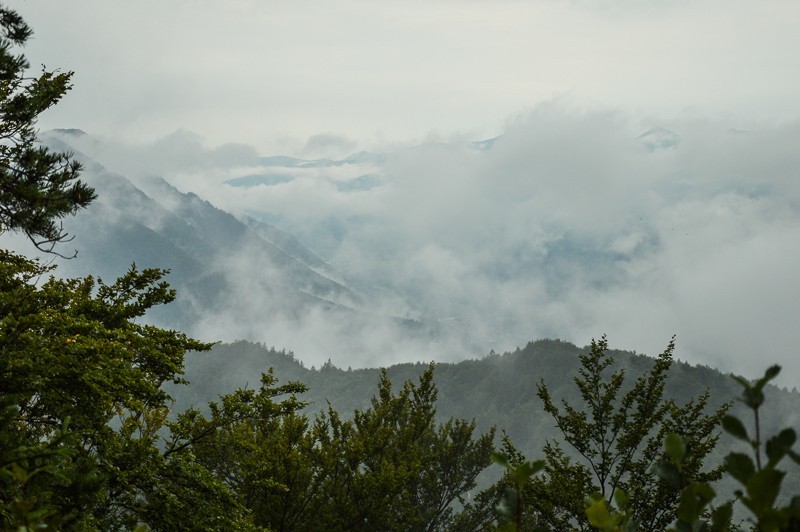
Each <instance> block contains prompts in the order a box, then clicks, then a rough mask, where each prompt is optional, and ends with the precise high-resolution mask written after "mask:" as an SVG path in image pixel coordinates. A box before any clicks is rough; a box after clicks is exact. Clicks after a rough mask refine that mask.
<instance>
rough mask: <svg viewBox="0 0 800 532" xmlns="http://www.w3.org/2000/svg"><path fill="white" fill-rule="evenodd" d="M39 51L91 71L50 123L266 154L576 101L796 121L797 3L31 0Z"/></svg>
mask: <svg viewBox="0 0 800 532" xmlns="http://www.w3.org/2000/svg"><path fill="white" fill-rule="evenodd" d="M17 7H18V9H19V11H20V13H21V14H22V15H23V16H24V17H25V19H26V20H27V21H28V22H29V24H30V25H31V26H32V27H33V28H34V31H35V38H34V39H33V40H32V41H31V42H30V44H29V46H28V49H27V54H28V56H29V58H30V59H31V60H32V64H34V65H38V64H42V63H43V64H45V65H46V66H47V67H48V68H60V69H63V70H73V71H75V77H74V87H75V88H74V90H73V92H72V94H70V95H69V96H68V98H66V99H65V100H64V102H63V103H62V104H60V105H59V106H58V107H57V108H55V109H53V110H52V111H50V112H49V113H48V114H47V115H46V116H44V117H42V119H41V121H40V125H41V127H42V128H43V129H50V128H53V127H77V128H80V129H83V130H85V131H87V132H90V133H92V134H95V135H103V136H113V137H116V138H123V139H127V140H134V141H135V140H139V141H147V140H152V139H154V138H157V137H159V136H164V135H167V134H170V133H172V132H174V131H175V130H177V129H186V130H189V131H192V132H194V133H197V134H199V135H200V136H201V137H203V138H204V139H205V140H206V141H207V142H208V143H209V144H211V145H216V144H221V143H226V142H242V143H246V144H250V145H253V146H255V147H256V149H258V150H259V151H260V152H263V153H275V152H283V153H288V152H292V153H295V154H302V150H304V149H306V148H307V150H306V151H307V152H311V151H313V148H314V143H313V142H312V143H311V145H310V146H309V145H308V144H309V143H308V140H309V139H310V138H311V137H314V136H315V135H319V134H327V135H328V136H329V138H331V139H334V138H336V139H338V141H339V147H340V148H343V149H347V148H348V147H353V146H357V147H359V148H365V149H372V148H374V147H375V146H385V145H391V144H392V143H401V144H402V143H407V142H415V141H416V142H419V141H424V140H426V139H430V138H444V139H449V138H453V137H461V136H468V137H471V138H473V139H478V138H489V137H493V136H495V135H496V134H498V133H500V132H501V131H502V129H503V127H504V126H505V124H506V122H507V121H509V120H513V118H514V117H515V116H517V115H519V114H521V113H525V112H526V111H528V110H530V109H532V108H535V107H536V105H538V104H540V103H542V102H547V101H551V100H553V99H559V98H568V99H570V100H571V101H574V102H575V104H576V105H578V106H581V107H584V108H596V107H609V108H613V109H618V108H621V109H625V110H626V111H628V112H631V113H634V114H637V115H651V114H655V115H659V116H670V117H677V116H680V115H685V114H701V115H712V116H714V115H720V114H722V115H726V116H727V115H734V116H741V117H745V118H747V119H757V120H783V119H785V118H786V117H787V115H788V116H792V115H793V114H794V113H796V110H797V102H796V95H797V94H798V93H800V69H798V68H797V62H796V53H795V52H796V50H798V49H800V33H799V32H797V31H796V28H797V26H798V23H800V6H798V4H797V2H795V1H793V0H773V1H770V2H758V1H755V0H733V1H730V0H727V1H723V0H696V1H688V0H674V1H664V0H637V1H633V0H592V1H584V0H571V1H570V0H537V1H516V0H492V1H482V0H460V1H457V0H424V1H423V0H405V1H403V2H374V1H366V0H337V1H333V2H331V1H314V0H298V1H292V2H287V1H269V2H265V1H257V0H225V1H221V0H218V1H213V0H205V1H198V0H172V1H170V2H160V1H155V0H142V1H138V2H122V1H108V0H60V1H59V2H51V1H48V0H24V1H21V2H19V3H18V5H17Z"/></svg>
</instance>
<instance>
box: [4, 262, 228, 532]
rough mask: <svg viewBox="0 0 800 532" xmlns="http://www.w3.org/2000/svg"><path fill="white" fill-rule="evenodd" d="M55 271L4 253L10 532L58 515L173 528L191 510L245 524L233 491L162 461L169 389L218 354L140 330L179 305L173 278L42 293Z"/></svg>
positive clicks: (175, 461) (145, 276)
mask: <svg viewBox="0 0 800 532" xmlns="http://www.w3.org/2000/svg"><path fill="white" fill-rule="evenodd" d="M49 271H50V268H45V267H43V266H41V265H39V264H38V263H37V262H35V261H31V260H28V259H25V258H23V257H20V256H18V255H14V254H12V253H8V252H5V251H3V252H0V353H2V356H1V357H0V390H2V392H0V400H2V406H3V411H2V416H3V421H4V423H2V425H0V442H2V443H3V452H2V456H1V457H0V459H2V462H1V463H0V504H2V507H3V513H2V514H0V520H2V527H3V528H5V527H7V526H12V525H17V524H20V523H25V522H26V520H33V521H36V522H45V523H46V522H48V520H49V519H51V517H52V516H56V517H57V519H58V522H59V523H60V524H63V525H64V526H67V525H68V526H72V527H80V526H83V527H89V528H91V527H102V528H114V527H120V526H121V527H133V526H134V525H136V523H138V522H140V521H143V522H147V523H148V524H150V525H151V526H152V527H153V528H169V526H167V525H168V523H170V522H174V523H178V522H184V521H185V520H186V515H185V514H186V512H187V511H188V510H189V508H191V510H192V512H191V515H192V516H193V518H195V520H196V522H198V523H200V522H208V523H213V522H216V521H214V519H217V520H218V519H219V517H218V516H219V515H220V509H221V508H228V509H230V512H229V513H228V515H231V516H236V515H237V514H236V512H237V510H236V508H237V507H238V505H237V504H236V502H235V500H234V499H232V498H231V496H230V493H229V492H228V490H227V487H226V486H224V484H222V483H221V482H219V481H218V480H216V479H215V478H214V477H213V476H212V475H211V474H210V473H208V472H207V471H205V470H202V469H200V468H197V467H196V466H195V465H194V462H193V461H191V460H185V459H184V458H183V457H178V456H175V457H172V456H169V455H167V454H162V453H161V452H160V451H159V440H160V437H159V431H160V430H161V429H162V428H164V426H165V420H166V415H167V412H168V410H169V408H168V406H169V400H170V397H169V396H168V395H167V394H166V392H164V391H163V390H162V385H163V384H164V383H165V382H180V381H181V379H180V372H181V370H182V365H183V357H184V354H185V352H186V351H187V350H206V349H208V348H209V347H210V345H209V344H204V343H201V342H198V341H195V340H192V339H190V338H187V337H186V336H185V335H183V334H181V333H178V332H175V331H165V330H162V329H158V328H156V327H153V326H150V325H144V324H139V323H137V322H136V320H137V318H140V317H141V316H143V315H144V313H145V312H146V310H147V309H148V308H150V307H152V306H153V305H157V304H162V303H167V302H169V301H171V300H172V299H173V298H174V293H173V292H172V291H171V290H170V289H169V288H168V286H167V285H166V283H163V282H161V280H160V279H161V277H162V275H163V272H161V271H159V270H143V271H138V270H137V269H136V268H135V267H133V268H131V270H130V271H129V272H128V273H127V274H125V275H124V276H123V277H121V278H120V279H118V280H117V281H116V282H115V283H113V284H105V283H103V282H102V281H95V280H94V279H92V278H90V277H89V278H85V279H70V280H58V279H54V278H50V279H49V280H46V281H44V282H41V280H42V277H43V276H45V275H46V274H47V273H49ZM37 281H38V282H40V283H41V285H40V286H37V284H36V282H37ZM193 499H196V500H197V504H192V500H193ZM223 515H224V514H223ZM212 517H213V519H212ZM53 518H55V517H53ZM204 520H206V521H204Z"/></svg>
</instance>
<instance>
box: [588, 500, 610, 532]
mask: <svg viewBox="0 0 800 532" xmlns="http://www.w3.org/2000/svg"><path fill="white" fill-rule="evenodd" d="M586 502H587V505H588V506H587V508H586V517H587V518H588V519H589V523H590V524H591V525H592V526H594V527H597V528H599V529H601V530H606V529H608V528H613V527H614V525H616V524H617V523H616V520H615V519H614V516H612V515H611V513H610V512H609V511H608V508H607V507H606V501H605V500H604V499H603V497H602V496H600V494H597V493H596V494H594V495H593V496H592V497H591V498H588V499H587V501H586Z"/></svg>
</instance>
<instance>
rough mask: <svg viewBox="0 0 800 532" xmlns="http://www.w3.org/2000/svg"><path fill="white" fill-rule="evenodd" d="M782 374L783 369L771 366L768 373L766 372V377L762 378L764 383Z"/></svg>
mask: <svg viewBox="0 0 800 532" xmlns="http://www.w3.org/2000/svg"><path fill="white" fill-rule="evenodd" d="M780 372H781V367H780V366H779V365H777V364H776V365H774V366H770V367H769V368H767V371H765V372H764V376H763V377H762V378H761V379H762V380H763V381H764V382H767V381H771V380H772V379H774V378H775V377H777V376H778V373H780Z"/></svg>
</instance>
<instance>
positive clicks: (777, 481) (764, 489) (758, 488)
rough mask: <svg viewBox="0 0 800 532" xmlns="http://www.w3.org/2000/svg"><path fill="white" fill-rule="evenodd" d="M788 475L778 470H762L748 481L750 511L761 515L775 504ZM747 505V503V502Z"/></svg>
mask: <svg viewBox="0 0 800 532" xmlns="http://www.w3.org/2000/svg"><path fill="white" fill-rule="evenodd" d="M785 474H786V473H784V472H783V471H778V470H777V469H762V470H761V471H759V472H757V473H755V474H753V475H752V476H751V477H750V478H749V480H748V481H747V496H748V499H749V500H750V504H749V505H748V506H750V509H751V510H753V511H754V512H756V514H760V513H762V512H765V511H766V510H767V509H769V508H771V507H772V505H773V504H775V499H776V498H777V497H778V494H779V493H780V491H781V482H783V476H784V475H785ZM745 503H747V501H745Z"/></svg>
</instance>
